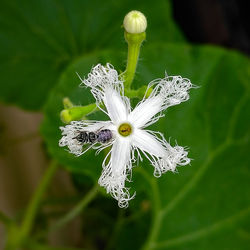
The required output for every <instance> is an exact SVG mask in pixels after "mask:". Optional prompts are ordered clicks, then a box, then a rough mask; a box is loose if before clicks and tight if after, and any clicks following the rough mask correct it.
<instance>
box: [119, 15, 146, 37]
mask: <svg viewBox="0 0 250 250" xmlns="http://www.w3.org/2000/svg"><path fill="white" fill-rule="evenodd" d="M123 26H124V28H125V30H126V31H127V32H128V33H132V34H138V33H142V32H144V31H145V30H146V28H147V19H146V17H145V16H144V15H143V14H142V13H141V12H140V11H137V10H132V11H130V12H129V13H128V14H127V15H126V16H125V18H124V20H123Z"/></svg>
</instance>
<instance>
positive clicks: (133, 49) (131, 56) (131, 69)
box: [123, 31, 146, 89]
mask: <svg viewBox="0 0 250 250" xmlns="http://www.w3.org/2000/svg"><path fill="white" fill-rule="evenodd" d="M124 36H125V40H126V42H127V43H128V59H127V67H126V70H125V71H124V75H123V76H124V87H125V89H130V86H131V83H132V81H133V79H134V76H135V71H136V66H137V61H138V58H139V54H140V48H141V44H142V42H143V41H144V40H145V38H146V33H145V32H143V33H139V34H131V33H128V32H126V31H125V34H124Z"/></svg>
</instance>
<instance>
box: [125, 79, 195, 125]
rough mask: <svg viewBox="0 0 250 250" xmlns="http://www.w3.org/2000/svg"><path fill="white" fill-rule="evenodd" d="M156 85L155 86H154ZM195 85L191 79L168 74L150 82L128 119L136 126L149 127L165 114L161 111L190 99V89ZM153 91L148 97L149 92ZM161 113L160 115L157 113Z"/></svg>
mask: <svg viewBox="0 0 250 250" xmlns="http://www.w3.org/2000/svg"><path fill="white" fill-rule="evenodd" d="M154 85H156V86H155V87H154V88H153V86H154ZM192 87H193V85H192V83H191V82H190V80H188V79H186V78H182V77H181V76H166V77H165V78H163V79H157V80H154V81H152V82H151V83H149V85H148V89H147V91H146V94H145V96H144V98H143V99H142V101H141V102H140V103H138V105H137V106H136V107H135V109H134V110H133V111H132V112H131V113H130V115H129V117H128V119H129V121H130V122H131V123H132V124H133V125H134V126H135V127H136V128H142V127H147V126H149V125H151V124H153V123H155V122H156V121H157V120H158V119H159V118H160V117H162V116H163V115H162V114H161V112H162V111H163V110H165V109H167V108H168V107H170V106H173V105H177V104H179V103H181V102H184V101H187V100H188V99H189V93H188V91H189V89H190V88H192ZM152 88H153V91H152V92H151V94H150V95H149V97H148V98H146V96H147V93H149V91H151V90H152ZM158 113H160V114H159V115H158V116H157V114H158Z"/></svg>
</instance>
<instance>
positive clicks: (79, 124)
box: [59, 121, 115, 156]
mask: <svg viewBox="0 0 250 250" xmlns="http://www.w3.org/2000/svg"><path fill="white" fill-rule="evenodd" d="M60 129H61V131H62V138H61V139H60V141H59V146H60V147H64V146H66V147H68V148H69V152H70V153H72V154H74V155H76V156H80V155H82V154H84V153H85V152H86V151H87V150H88V149H89V148H91V147H93V145H89V147H88V148H87V149H86V150H83V144H82V143H80V142H79V141H78V140H77V139H76V137H77V136H78V135H79V133H80V132H81V131H85V132H97V131H98V130H100V129H110V130H114V129H115V127H114V125H113V124H112V123H111V122H109V121H107V122H97V121H72V122H71V123H70V124H69V125H66V126H65V127H60Z"/></svg>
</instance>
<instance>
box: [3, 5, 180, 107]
mask: <svg viewBox="0 0 250 250" xmlns="http://www.w3.org/2000/svg"><path fill="white" fill-rule="evenodd" d="M131 9H140V10H141V11H143V12H144V13H145V15H146V16H147V17H148V21H149V25H148V38H147V39H148V41H158V40H162V41H176V42H178V41H183V40H184V39H183V37H182V35H181V33H180V32H179V30H178V28H177V27H176V26H175V24H174V23H173V21H172V18H171V14H170V13H171V6H170V3H169V1H164V0H160V1H158V3H157V4H152V3H151V2H145V1H143V0H140V1H133V0H129V1H101V0H93V1H87V0H74V1H67V0H36V1H34V0H24V1H22V3H20V1H18V0H13V1H8V0H2V1H1V3H0V59H1V60H0V75H1V84H0V100H1V101H4V102H7V103H13V104H17V105H19V106H21V107H23V108H27V109H40V108H41V107H42V106H43V104H44V102H45V101H46V99H47V95H48V92H49V91H50V90H51V89H52V88H53V86H54V85H55V84H56V83H57V82H58V78H59V76H60V74H61V73H62V72H63V71H64V70H65V68H66V67H67V65H69V64H70V63H72V61H73V60H75V59H76V58H77V57H79V56H81V55H86V54H90V53H92V52H93V51H96V50H99V49H100V48H106V47H112V48H119V49H122V50H123V51H126V44H125V42H122V41H123V40H122V39H123V38H122V37H123V29H122V28H121V24H122V21H123V18H124V16H125V14H126V13H127V12H128V11H130V10H131ZM155 17H157V18H155ZM124 61H125V60H124Z"/></svg>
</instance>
